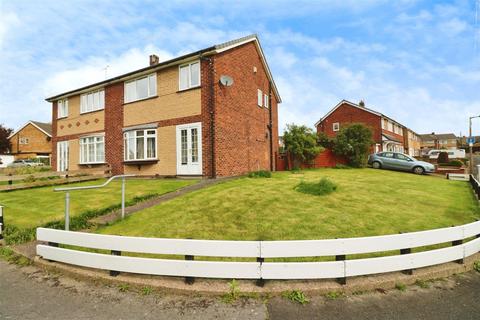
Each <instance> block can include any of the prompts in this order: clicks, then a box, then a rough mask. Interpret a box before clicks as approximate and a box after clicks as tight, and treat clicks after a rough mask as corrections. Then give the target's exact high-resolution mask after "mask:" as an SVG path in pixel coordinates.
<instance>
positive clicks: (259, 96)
mask: <svg viewBox="0 0 480 320" xmlns="http://www.w3.org/2000/svg"><path fill="white" fill-rule="evenodd" d="M257 106H259V107H263V91H262V90H260V89H257Z"/></svg>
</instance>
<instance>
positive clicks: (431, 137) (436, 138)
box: [420, 132, 458, 154]
mask: <svg viewBox="0 0 480 320" xmlns="http://www.w3.org/2000/svg"><path fill="white" fill-rule="evenodd" d="M420 137H421V138H422V145H421V149H422V153H424V154H427V153H428V151H430V150H433V149H449V150H451V149H457V146H458V138H457V136H456V135H455V134H453V133H435V132H432V133H429V134H421V135H420Z"/></svg>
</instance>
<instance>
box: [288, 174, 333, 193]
mask: <svg viewBox="0 0 480 320" xmlns="http://www.w3.org/2000/svg"><path fill="white" fill-rule="evenodd" d="M295 190H296V191H298V192H302V193H306V194H311V195H314V196H322V195H327V194H330V193H332V192H334V191H336V190H337V185H336V184H335V183H334V182H332V181H330V180H329V179H328V178H322V179H320V181H318V182H305V181H302V182H300V183H299V184H298V185H297V186H296V187H295Z"/></svg>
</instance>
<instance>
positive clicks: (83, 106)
mask: <svg viewBox="0 0 480 320" xmlns="http://www.w3.org/2000/svg"><path fill="white" fill-rule="evenodd" d="M97 93H98V95H99V96H98V102H99V105H98V106H97V107H96V108H95V94H97ZM90 95H91V97H92V98H91V102H92V109H91V110H90V109H88V108H87V107H88V103H89V96H90ZM100 96H101V97H102V98H100ZM104 109H105V89H104V88H101V89H97V90H92V91H89V92H86V93H83V94H81V95H80V114H84V113H89V112H95V111H99V110H104Z"/></svg>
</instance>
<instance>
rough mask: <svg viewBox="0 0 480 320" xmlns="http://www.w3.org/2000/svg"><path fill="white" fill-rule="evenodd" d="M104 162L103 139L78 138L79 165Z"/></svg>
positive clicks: (95, 137)
mask: <svg viewBox="0 0 480 320" xmlns="http://www.w3.org/2000/svg"><path fill="white" fill-rule="evenodd" d="M104 162H105V137H104V136H92V137H84V138H80V164H90V163H104Z"/></svg>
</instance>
